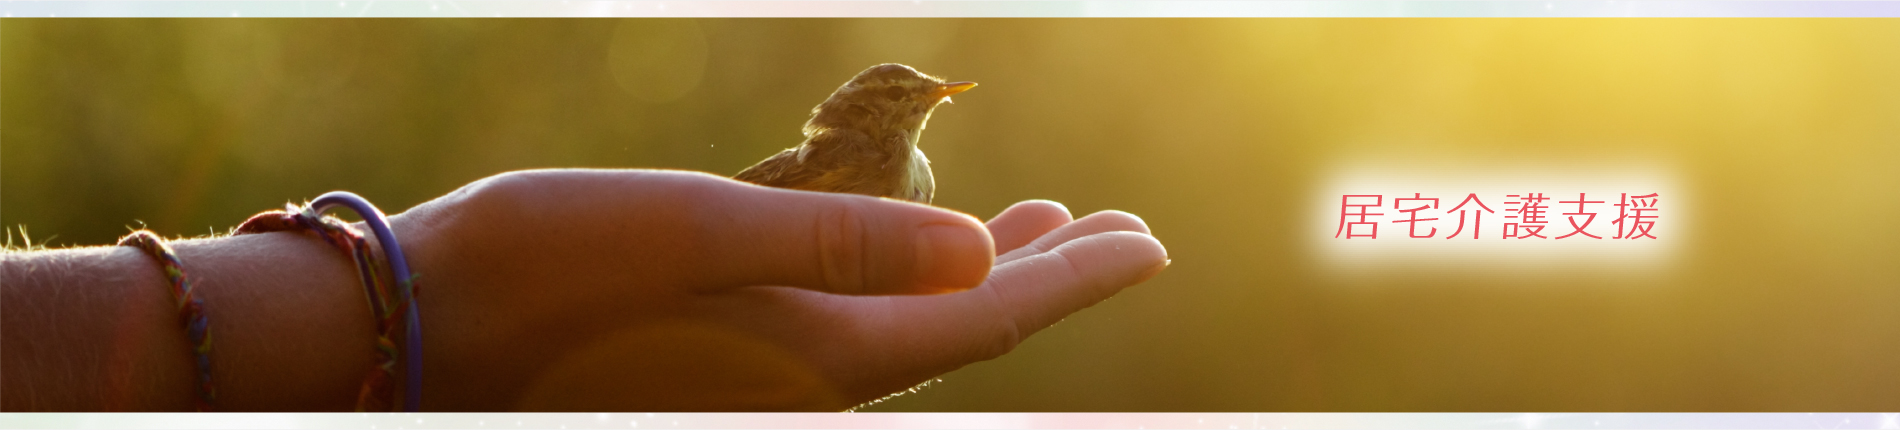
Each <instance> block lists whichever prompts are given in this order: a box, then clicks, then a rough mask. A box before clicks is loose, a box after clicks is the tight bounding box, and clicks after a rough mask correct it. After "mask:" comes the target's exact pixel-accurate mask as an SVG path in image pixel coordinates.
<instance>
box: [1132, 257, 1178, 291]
mask: <svg viewBox="0 0 1900 430" xmlns="http://www.w3.org/2000/svg"><path fill="white" fill-rule="evenodd" d="M1171 264H1174V260H1173V259H1168V260H1162V261H1161V264H1156V265H1155V267H1150V268H1148V270H1145V271H1142V272H1141V274H1140V275H1135V282H1132V283H1130V285H1133V284H1139V283H1143V282H1148V280H1149V279H1152V278H1154V277H1155V275H1159V274H1161V271H1162V270H1165V269H1167V268H1168V265H1171Z"/></svg>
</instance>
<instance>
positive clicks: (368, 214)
mask: <svg viewBox="0 0 1900 430" xmlns="http://www.w3.org/2000/svg"><path fill="white" fill-rule="evenodd" d="M337 206H344V207H348V208H349V209H350V210H352V211H355V212H356V213H357V215H360V216H362V217H363V222H364V223H365V224H368V225H369V228H370V231H372V232H373V233H375V234H376V240H377V242H378V243H379V244H380V245H382V250H383V256H384V257H385V258H386V259H387V260H388V261H389V268H390V272H391V275H393V278H394V280H395V282H396V288H394V289H392V288H389V284H388V283H386V282H384V280H383V276H382V272H383V271H382V268H381V266H380V265H379V264H377V263H378V261H377V259H376V258H375V257H374V256H373V255H372V254H371V253H370V248H369V243H368V241H367V240H365V239H364V237H363V234H362V233H360V232H358V231H357V230H356V228H354V227H351V226H350V225H349V224H348V223H345V222H343V221H342V220H339V219H336V218H335V217H327V216H323V212H324V211H327V210H329V209H331V208H334V207H337ZM299 230H302V231H309V232H311V233H315V234H316V235H317V236H318V237H321V238H323V241H324V242H327V243H329V244H330V245H331V246H335V247H337V248H338V249H340V250H342V251H343V253H344V254H346V255H348V256H349V257H350V259H351V260H352V261H355V262H356V269H357V274H358V275H360V276H361V277H362V282H363V289H364V291H365V293H366V295H367V296H368V299H369V305H370V310H371V312H373V313H374V314H375V315H376V359H377V363H376V367H374V368H372V369H371V370H370V373H369V375H368V376H366V377H364V379H363V386H362V388H361V389H360V390H359V391H358V392H357V398H356V410H357V411H359V412H371V411H375V412H382V411H391V410H394V408H393V406H394V405H393V403H394V401H393V399H394V397H395V390H396V386H395V384H394V377H395V375H394V373H395V370H396V361H397V360H398V358H399V351H398V350H397V348H396V343H395V341H394V340H392V339H391V338H392V337H393V335H394V334H395V333H396V330H397V328H399V327H403V328H406V330H404V332H403V333H404V337H405V339H404V340H405V342H404V343H405V345H404V346H406V347H407V348H406V349H407V350H408V356H407V357H401V358H402V359H403V364H404V366H403V371H404V372H403V379H404V383H405V387H406V388H407V389H406V390H405V391H403V402H402V410H404V411H408V412H415V411H417V410H418V409H420V406H421V404H422V323H421V318H420V316H419V314H418V313H417V310H416V300H415V299H416V282H415V276H414V275H412V274H410V272H409V264H408V260H407V259H406V258H404V257H403V254H402V247H401V246H399V245H398V244H397V243H396V234H395V232H393V231H391V230H390V229H389V223H388V221H386V220H385V217H384V216H383V212H382V211H381V210H377V209H376V206H373V205H371V204H370V203H369V201H367V200H364V199H363V198H362V197H360V196H357V195H356V194H352V193H349V192H343V191H335V192H330V193H326V194H324V195H321V196H317V199H316V200H313V201H311V202H310V203H309V204H307V205H304V207H303V208H298V207H296V206H295V205H290V206H288V207H287V208H286V210H282V211H269V212H264V213H260V214H257V215H254V216H252V217H251V218H250V219H248V220H245V221H244V224H241V225H239V226H238V228H237V231H236V232H235V233H234V234H237V235H243V234H254V233H265V232H273V231H299ZM392 293H393V294H392ZM392 296H393V297H392Z"/></svg>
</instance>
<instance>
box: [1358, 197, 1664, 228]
mask: <svg viewBox="0 0 1900 430" xmlns="http://www.w3.org/2000/svg"><path fill="white" fill-rule="evenodd" d="M1504 197H1505V198H1504V199H1502V200H1503V201H1502V202H1501V204H1500V205H1499V208H1500V209H1502V212H1503V213H1502V214H1501V215H1500V216H1502V217H1503V220H1502V224H1503V225H1502V226H1501V229H1500V230H1499V231H1498V237H1499V238H1502V239H1551V240H1558V239H1571V238H1576V239H1582V238H1589V239H1602V238H1603V236H1599V235H1597V234H1591V233H1590V231H1589V228H1590V224H1591V223H1592V222H1595V221H1596V219H1597V215H1598V213H1597V212H1595V211H1593V210H1592V208H1591V207H1590V205H1591V204H1593V203H1594V204H1602V203H1608V201H1606V200H1589V198H1588V195H1587V193H1577V198H1576V200H1557V201H1555V204H1556V205H1557V206H1556V207H1554V208H1553V206H1552V205H1551V201H1552V200H1553V198H1552V197H1549V196H1546V195H1545V194H1544V193H1524V194H1507V195H1505V196H1504ZM1660 200H1661V199H1660V197H1659V195H1658V193H1649V194H1643V195H1634V196H1633V195H1630V194H1629V193H1621V196H1619V197H1618V199H1617V203H1616V204H1614V205H1610V206H1615V207H1616V219H1615V220H1614V221H1611V224H1613V225H1614V226H1615V228H1616V230H1615V233H1614V234H1613V235H1611V236H1610V238H1611V239H1655V238H1656V236H1655V234H1654V231H1655V227H1656V220H1657V219H1659V218H1660V211H1661V210H1662V209H1661V208H1659V207H1657V205H1658V202H1659V201H1660ZM1391 202H1392V206H1391V209H1393V210H1396V211H1397V213H1396V214H1391V215H1394V216H1393V218H1394V219H1392V220H1389V221H1385V222H1387V223H1392V224H1404V225H1405V237H1406V238H1412V239H1426V238H1433V237H1436V236H1437V235H1438V230H1439V229H1438V225H1437V224H1439V223H1437V222H1433V221H1440V220H1441V218H1439V216H1440V215H1444V218H1443V219H1444V221H1442V223H1444V224H1446V226H1447V227H1448V228H1450V230H1451V234H1447V235H1445V236H1444V238H1446V239H1452V238H1457V237H1459V236H1460V235H1463V234H1464V232H1465V231H1466V230H1467V229H1468V230H1470V231H1471V233H1470V235H1469V237H1470V238H1472V239H1478V238H1480V237H1482V233H1481V229H1482V228H1483V223H1484V214H1486V213H1491V214H1498V213H1499V211H1498V210H1494V209H1492V208H1491V206H1490V205H1487V204H1485V202H1484V200H1483V199H1482V198H1480V197H1479V196H1478V194H1477V193H1470V194H1466V195H1465V196H1464V198H1462V199H1460V200H1459V202H1458V204H1456V205H1451V208H1450V209H1445V210H1443V211H1440V210H1439V209H1440V208H1439V199H1438V198H1437V197H1426V196H1424V195H1423V193H1412V195H1411V196H1409V197H1407V196H1404V195H1398V196H1393V198H1392V199H1391ZM1385 203H1386V198H1385V196H1384V195H1379V194H1346V195H1342V196H1341V197H1340V199H1339V227H1338V228H1337V229H1336V230H1334V232H1333V237H1334V238H1340V239H1353V238H1365V239H1378V238H1379V223H1380V221H1379V220H1378V219H1377V218H1378V217H1382V216H1385V215H1388V213H1386V212H1375V211H1378V210H1381V209H1383V208H1386V206H1385ZM1571 207H1575V208H1576V210H1575V211H1571V212H1554V211H1562V210H1565V209H1569V208H1571ZM1553 213H1555V214H1556V215H1562V216H1563V217H1564V218H1563V221H1564V223H1565V224H1569V225H1570V229H1569V230H1561V228H1562V227H1561V224H1560V226H1559V230H1553V231H1551V232H1549V233H1548V235H1547V233H1546V232H1545V229H1546V228H1548V227H1549V226H1550V223H1551V218H1554V216H1553V215H1552V214H1553ZM1454 217H1455V219H1457V220H1458V221H1457V225H1456V226H1455V227H1453V226H1451V225H1450V223H1451V221H1450V219H1453V218H1454ZM1421 224H1422V225H1421ZM1557 232H1564V234H1561V235H1558V234H1557ZM1388 236H1391V235H1388ZM1576 236H1582V237H1576Z"/></svg>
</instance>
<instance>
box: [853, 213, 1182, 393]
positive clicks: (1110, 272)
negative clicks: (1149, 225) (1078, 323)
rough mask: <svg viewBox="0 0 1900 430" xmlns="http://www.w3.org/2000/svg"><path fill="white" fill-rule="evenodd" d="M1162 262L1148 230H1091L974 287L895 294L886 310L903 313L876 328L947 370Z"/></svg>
mask: <svg viewBox="0 0 1900 430" xmlns="http://www.w3.org/2000/svg"><path fill="white" fill-rule="evenodd" d="M1167 262H1168V253H1167V249H1166V248H1164V247H1162V246H1161V242H1160V241H1157V240H1155V238H1154V237H1153V236H1149V235H1146V234H1141V233H1135V232H1125V231H1123V232H1109V233H1101V234H1095V235H1090V236H1086V237H1083V238H1079V239H1076V240H1072V241H1069V242H1067V243H1064V244H1062V245H1060V246H1057V247H1056V248H1055V249H1053V250H1051V251H1049V252H1046V253H1042V254H1036V255H1033V256H1029V257H1025V258H1021V259H1018V260H1017V261H1014V262H1010V263H1006V264H1003V265H1002V266H999V267H997V268H996V269H995V270H994V271H992V272H991V274H990V277H989V280H988V281H987V282H985V283H984V285H983V286H982V287H978V288H977V289H974V290H970V291H965V292H962V293H957V294H948V295H942V296H930V297H905V298H893V299H892V300H890V301H888V305H887V306H889V307H890V308H891V309H890V312H888V315H899V316H902V320H901V321H896V322H894V323H892V324H891V326H892V327H889V328H888V329H884V330H878V331H877V332H878V333H882V334H884V335H887V336H891V338H889V339H887V340H888V343H889V344H892V345H898V346H899V347H909V348H907V349H911V350H910V351H904V352H898V354H901V355H906V356H910V357H908V358H914V359H918V360H922V361H923V362H925V363H931V364H934V365H935V366H933V367H934V368H935V369H933V370H941V371H947V370H950V369H955V368H956V367H959V366H962V365H963V364H967V363H970V362H974V361H980V360H986V359H990V358H994V357H996V356H999V355H1002V354H1003V353H1005V352H1009V350H1011V349H1013V348H1015V346H1016V345H1017V344H1018V343H1020V342H1022V340H1023V339H1024V338H1026V337H1028V336H1029V335H1030V334H1033V333H1035V332H1036V331H1039V330H1042V329H1043V328H1045V327H1048V326H1049V325H1051V324H1055V323H1056V322H1057V321H1060V320H1062V318H1064V317H1067V316H1068V315H1069V314H1073V313H1075V312H1076V311H1079V310H1082V309H1083V308H1087V307H1089V306H1091V305H1094V304H1095V303H1098V302H1101V301H1102V300H1104V299H1107V298H1108V297H1109V296H1113V295H1115V293H1117V292H1120V291H1121V290H1122V289H1123V288H1127V287H1129V286H1132V285H1135V284H1138V283H1141V282H1142V281H1145V280H1147V279H1148V278H1151V277H1153V276H1154V275H1155V274H1158V273H1160V271H1161V270H1162V269H1163V268H1165V267H1166V266H1167Z"/></svg>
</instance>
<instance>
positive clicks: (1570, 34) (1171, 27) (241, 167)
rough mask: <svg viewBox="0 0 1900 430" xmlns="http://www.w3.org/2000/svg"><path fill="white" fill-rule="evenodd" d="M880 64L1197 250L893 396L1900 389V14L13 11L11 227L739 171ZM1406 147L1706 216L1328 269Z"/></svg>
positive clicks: (1315, 407) (957, 130)
mask: <svg viewBox="0 0 1900 430" xmlns="http://www.w3.org/2000/svg"><path fill="white" fill-rule="evenodd" d="M882 62H902V63H906V64H910V65H912V66H916V67H917V68H918V69H920V70H923V71H925V72H927V73H932V74H936V75H940V76H944V77H946V78H950V79H954V80H971V81H977V82H980V83H982V87H980V88H977V89H976V90H973V91H971V92H969V93H967V94H963V95H958V96H957V104H955V105H951V106H945V107H943V108H941V109H940V110H938V111H937V113H936V115H935V117H934V118H933V121H932V122H931V124H930V125H931V128H930V132H929V133H927V135H926V137H925V138H924V140H923V148H924V149H925V150H926V151H927V152H928V153H929V154H930V158H931V160H932V161H933V162H934V166H935V168H936V172H937V181H938V194H937V199H938V200H937V204H938V205H940V206H944V207H948V208H953V209H957V210H961V211H965V212H969V213H972V214H977V215H978V216H981V217H985V218H987V217H988V216H990V215H993V214H995V213H996V212H998V211H1000V210H1001V209H1003V208H1004V207H1006V206H1007V205H1009V204H1010V203H1012V202H1016V201H1020V200H1024V199H1032V198H1044V199H1052V200H1057V201H1061V202H1063V203H1066V204H1067V205H1068V206H1069V207H1070V208H1071V209H1072V210H1074V211H1075V212H1076V213H1078V214H1084V213H1088V212H1093V211H1097V210H1102V209H1121V210H1127V211H1131V212H1134V213H1136V214H1139V215H1141V216H1142V217H1144V218H1145V219H1146V220H1147V221H1148V222H1149V223H1150V224H1151V225H1152V226H1153V228H1154V231H1155V234H1156V235H1157V236H1158V237H1160V238H1161V240H1162V241H1163V243H1165V244H1167V245H1168V247H1169V250H1170V252H1171V255H1172V258H1173V260H1174V265H1173V267H1172V268H1171V269H1170V270H1168V271H1167V272H1166V273H1164V274H1162V275H1161V276H1160V277H1158V278H1156V279H1154V280H1152V281H1150V282H1148V283H1146V284H1144V285H1142V286H1139V287H1136V288H1134V289H1131V290H1128V291H1126V292H1123V293H1122V294H1121V295H1119V296H1116V297H1115V298H1113V299H1110V300H1109V301H1107V302H1104V303H1103V304H1101V305H1098V306H1096V307H1094V308H1091V309H1089V310H1087V311H1084V312H1081V313H1079V314H1076V315H1075V316H1073V317H1071V318H1069V319H1068V320H1067V321H1065V322H1063V323H1061V324H1058V325H1057V326H1055V327H1053V328H1050V329H1048V330H1045V331H1043V332H1041V333H1039V334H1037V335H1036V336H1035V337H1033V338H1031V339H1030V340H1029V341H1028V342H1027V343H1025V344H1024V345H1022V346H1021V347H1020V348H1018V349H1017V350H1016V351H1015V352H1013V353H1011V354H1009V355H1006V356H1004V357H1002V358H1000V359H996V360H993V361H989V362H983V363H977V364H974V365H971V366H969V367H966V368H964V369H963V370H959V371H957V372H954V373H951V374H948V375H945V376H944V377H943V378H942V379H943V380H942V382H939V383H935V384H933V386H932V387H931V388H930V389H928V390H924V391H923V392H922V393H920V394H911V395H906V396H902V397H898V398H895V399H892V400H890V401H887V402H884V403H881V404H878V405H874V406H872V407H869V408H867V409H865V410H867V411H913V410H947V411H1280V410H1288V411H1515V410H1538V411H1611V410H1630V411H1645V410H1694V411H1755V410H1851V411H1864V410H1892V409H1896V408H1897V407H1900V366H1897V365H1896V357H1900V310H1896V309H1900V306H1896V305H1900V223H1895V222H1894V220H1895V219H1896V218H1897V217H1900V215H1896V210H1897V209H1900V203H1896V201H1900V79H1896V78H1897V77H1900V21H1894V20H1853V19H1827V20H1803V19H1778V20H1765V19H1753V20H1732V19H1633V20H1619V19H1483V20H1465V19H1258V20H1250V19H1189V20H1176V19H1141V20H1120V19H989V20H941V19H710V20H685V19H670V20H661V19H647V20H610V19H586V20H539V19H465V20H454V19H431V20H405V19H369V20H352V19H319V20H297V19H87V20H48V19H5V20H0V196H3V199H4V200H3V201H0V224H4V225H6V226H8V227H9V228H15V227H18V226H25V228H26V229H27V230H28V232H30V233H31V234H32V235H33V236H34V237H35V240H36V241H37V240H42V239H44V238H47V237H49V236H52V235H57V237H56V238H53V239H52V240H51V242H50V244H51V245H54V246H59V245H69V244H71V245H77V244H105V243H110V242H111V241H112V240H113V239H114V238H115V237H117V236H119V235H121V234H123V233H125V231H126V227H125V226H127V225H135V224H136V223H137V222H140V221H142V222H144V223H146V224H148V225H149V226H150V227H151V228H153V229H155V230H157V231H159V232H161V233H165V234H172V235H197V234H203V233H206V232H209V231H214V230H215V231H220V232H222V231H224V230H225V229H227V228H229V227H231V226H233V225H235V224H236V223H237V222H239V221H242V220H243V219H244V218H245V217H247V216H248V215H250V214H253V213H255V212H258V211H262V210H267V209H273V208H278V207H281V206H282V205H283V204H284V203H285V202H287V201H302V200H304V199H308V198H311V197H314V196H316V195H317V194H320V193H322V192H325V191H330V190H351V191H355V192H357V193H359V194H362V195H364V196H366V197H368V198H370V199H372V200H374V201H376V202H377V203H378V204H379V205H381V206H382V207H383V208H384V209H385V210H389V211H392V212H394V211H399V210H401V209H402V208H407V207H409V206H412V205H414V204H417V203H420V202H422V201H425V200H427V199H429V198H432V197H434V196H438V195H441V194H444V193H447V192H449V191H451V190H453V189H455V188H456V187H457V186H459V185H461V184H464V183H467V182H469V181H472V180H475V179H478V178H481V177H484V176H488V175H492V174H496V173H499V172H503V171H508V170H513V169H525V168H539V167H653V168H675V169H694V170H704V171H710V172H715V173H719V174H731V173H733V172H736V171H738V170H739V169H741V168H744V167H745V166H747V165H750V164H751V163H753V162H755V161H757V160H759V159H762V158H763V157H765V156H767V155H770V154H771V153H773V152H774V151H776V150H778V149H781V148H784V147H788V146H792V145H795V144H797V143H798V142H799V139H800V136H799V134H798V129H799V126H800V124H801V123H802V122H803V121H804V120H805V118H806V115H807V114H808V112H809V110H810V109H811V107H812V106H813V105H815V104H817V103H818V102H819V101H821V100H823V99H824V98H825V96H826V95H828V94H829V93H830V92H831V91H832V90H833V89H834V88H836V87H837V86H838V85H839V84H840V83H842V82H844V80H845V79H847V78H849V77H850V76H851V75H852V74H854V73H856V72H857V71H859V70H861V69H863V68H864V67H866V66H869V65H872V64H876V63H882ZM1384 153H1431V154H1444V155H1445V156H1449V157H1458V156H1460V155H1461V154H1485V155H1489V156H1494V157H1496V156H1502V157H1507V158H1509V157H1523V158H1524V159H1526V160H1549V159H1552V157H1557V156H1559V155H1563V154H1575V155H1585V156H1602V157H1633V158H1637V159H1642V158H1646V157H1654V158H1655V159H1657V160H1661V161H1662V162H1663V163H1664V165H1666V166H1669V168H1670V169H1673V171H1672V173H1673V174H1674V175H1675V176H1676V177H1677V179H1678V180H1679V181H1681V182H1682V183H1680V184H1678V186H1679V188H1681V189H1683V190H1686V191H1685V192H1686V193H1693V195H1692V196H1684V199H1683V200H1680V201H1683V202H1689V201H1692V202H1694V203H1693V204H1694V205H1695V206H1694V213H1695V214H1697V215H1696V216H1694V217H1693V218H1687V219H1680V221H1681V222H1683V223H1689V224H1692V225H1687V226H1684V228H1686V229H1688V230H1693V231H1694V232H1695V233H1694V234H1692V235H1684V236H1682V237H1681V238H1678V239H1677V240H1683V241H1685V243H1679V244H1677V245H1678V246H1677V251H1676V252H1677V255H1676V256H1675V258H1674V259H1673V260H1671V263H1669V267H1667V268H1666V269H1667V270H1663V271H1661V272H1657V273H1652V274H1649V275H1643V276H1635V277H1629V276H1624V277H1615V276H1592V275H1590V274H1588V273H1583V274H1578V273H1572V272H1564V273H1555V272H1553V273H1550V274H1548V276H1518V277H1496V276H1484V274H1482V273H1461V272H1447V273H1433V274H1429V275H1417V276H1383V277H1358V278H1341V277H1338V276H1329V275H1328V274H1327V273H1325V270H1323V269H1322V268H1321V267H1320V265H1318V264H1317V263H1316V260H1315V259H1314V257H1313V256H1312V249H1311V243H1312V241H1311V240H1310V238H1312V237H1315V235H1329V234H1330V233H1331V230H1330V229H1328V230H1327V231H1306V230H1307V228H1306V226H1307V225H1308V223H1307V218H1306V214H1308V213H1311V212H1312V210H1311V208H1309V207H1308V202H1310V201H1311V200H1312V199H1311V198H1310V197H1311V196H1310V195H1311V194H1312V193H1313V190H1314V189H1315V188H1317V187H1319V186H1321V184H1320V182H1321V181H1322V178H1324V177H1325V175H1327V174H1328V172H1327V169H1328V167H1327V166H1330V165H1333V164H1335V163H1339V162H1342V161H1345V162H1349V161H1351V160H1352V159H1353V157H1358V156H1361V155H1364V154H1384ZM1672 201H1677V200H1672ZM1665 213H1667V212H1665ZM1605 221H1607V220H1605ZM1666 221H1674V220H1673V219H1666ZM16 240H17V238H16ZM1533 275H1535V273H1533Z"/></svg>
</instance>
